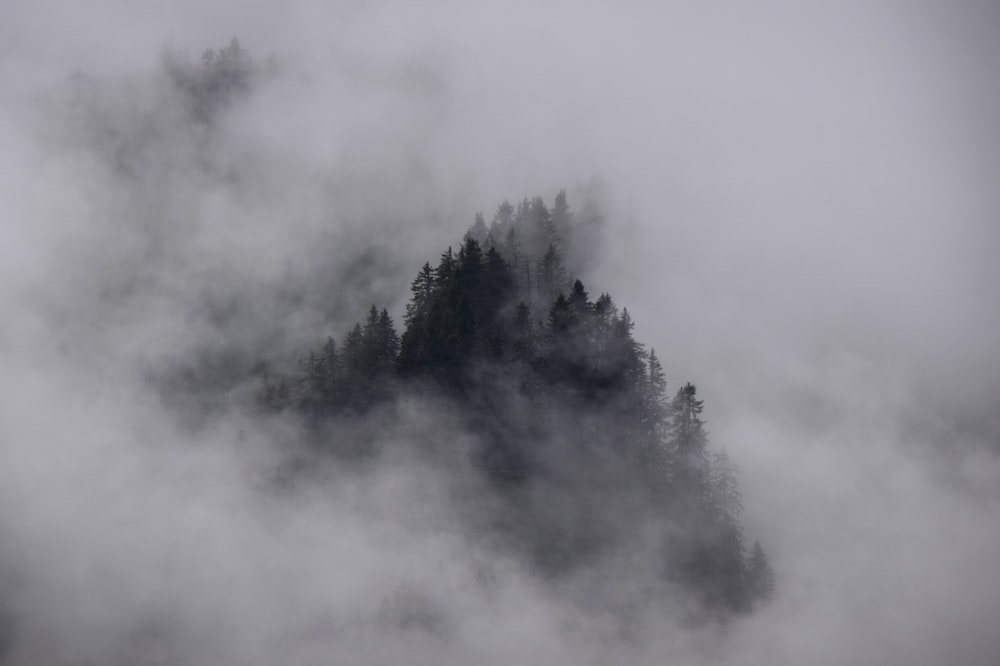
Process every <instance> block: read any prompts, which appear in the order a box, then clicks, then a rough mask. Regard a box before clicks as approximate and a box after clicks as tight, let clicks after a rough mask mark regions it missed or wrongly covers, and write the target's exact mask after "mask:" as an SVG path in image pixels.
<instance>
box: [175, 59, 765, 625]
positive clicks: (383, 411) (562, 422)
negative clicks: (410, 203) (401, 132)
mask: <svg viewBox="0 0 1000 666" xmlns="http://www.w3.org/2000/svg"><path fill="white" fill-rule="evenodd" d="M164 62H165V65H166V70H167V72H168V73H169V75H170V78H171V80H172V82H173V85H174V86H175V88H176V90H177V91H178V93H179V94H180V95H181V96H182V98H183V99H185V100H187V103H186V108H187V113H188V114H190V117H191V119H192V121H193V122H194V123H196V124H201V125H204V126H205V127H207V128H211V126H212V124H213V123H214V122H216V120H215V119H216V118H217V117H220V116H221V117H224V114H225V112H226V110H227V108H230V107H231V106H232V105H234V104H238V103H239V102H240V100H241V99H242V98H243V97H244V96H246V95H247V94H248V93H249V91H250V90H252V89H253V87H254V86H255V85H263V84H266V82H267V81H268V80H269V78H271V77H273V76H275V73H276V72H277V71H278V70H279V69H280V65H279V64H278V63H277V61H276V59H274V58H270V59H268V62H267V63H266V64H264V65H259V64H257V63H256V62H255V61H254V59H253V58H252V57H251V55H250V53H249V51H248V50H247V49H245V48H243V47H242V46H241V45H240V43H239V41H238V40H236V39H233V40H232V41H231V43H230V44H229V45H227V46H226V47H223V48H221V49H219V50H211V49H209V50H207V51H206V52H205V53H204V54H203V55H202V57H201V59H200V62H199V63H189V62H187V61H184V60H182V59H179V58H178V57H177V56H176V55H175V54H170V53H169V52H168V53H167V54H166V56H165V60H164ZM605 218H606V213H605V212H604V211H603V210H602V206H601V202H600V200H599V197H597V196H595V195H593V194H590V195H587V194H585V195H584V203H583V205H582V206H581V208H580V210H579V212H576V211H574V210H573V209H572V208H571V206H570V203H569V201H568V197H567V193H566V190H560V191H559V192H558V193H556V195H555V198H554V200H553V201H552V205H551V207H550V206H549V205H547V204H546V203H545V200H544V199H543V197H541V196H534V197H531V198H529V197H527V196H525V197H523V198H522V199H520V200H519V201H517V203H516V204H513V203H511V202H510V201H509V200H505V201H503V202H502V203H500V204H499V205H498V206H497V208H496V211H495V213H494V214H493V215H492V217H491V218H490V219H489V221H488V222H487V218H486V216H485V215H483V214H482V213H477V214H476V215H475V216H474V221H473V224H472V225H471V226H470V227H469V228H468V230H467V231H466V232H465V234H464V237H463V238H462V240H461V242H460V243H459V244H458V245H457V248H458V249H457V251H456V250H455V249H454V248H453V247H448V248H447V249H446V250H445V251H444V252H443V253H441V255H440V256H439V257H438V258H437V260H436V261H435V262H434V263H433V265H432V263H431V262H430V261H427V262H425V263H424V264H423V266H421V267H420V268H419V270H418V271H417V273H416V276H415V277H414V278H413V280H412V283H411V284H410V298H409V302H408V303H407V304H406V307H405V312H404V313H403V315H402V321H401V326H399V327H398V326H397V323H396V322H395V321H394V320H393V317H392V316H391V315H390V313H389V312H388V310H387V309H386V308H379V307H378V305H375V304H373V305H371V307H370V309H369V310H368V312H367V314H366V316H365V317H364V319H363V320H362V321H360V322H358V323H356V324H355V325H354V326H353V327H351V328H350V329H349V330H347V331H346V333H345V334H344V335H343V336H342V337H341V338H340V339H339V340H338V339H335V338H334V337H333V336H329V337H327V339H326V340H325V341H323V342H322V343H321V344H318V345H317V346H316V347H315V348H314V349H312V350H310V351H306V350H303V353H302V354H301V357H300V358H299V359H298V360H297V362H296V363H294V364H293V365H289V363H288V362H287V358H286V355H284V354H281V353H276V354H272V355H269V354H268V353H267V352H266V351H263V352H260V356H259V357H258V358H257V359H256V360H255V361H254V362H253V363H252V371H251V373H250V375H249V377H241V376H239V375H238V373H236V374H233V373H232V372H230V374H233V376H231V377H229V379H228V381H230V382H231V383H239V382H240V381H241V380H246V379H249V380H251V381H253V382H255V383H256V386H257V388H256V389H255V391H254V392H253V398H252V403H253V404H252V408H253V409H254V410H257V412H258V413H259V414H261V415H262V416H263V417H264V418H275V419H287V418H291V419H293V420H295V421H296V422H297V423H298V425H299V426H301V429H302V431H303V432H304V433H306V434H305V435H304V436H303V437H304V439H305V440H306V441H307V442H308V444H307V447H306V448H307V450H308V451H309V452H310V454H313V453H317V452H318V453H320V454H322V455H325V456H329V457H330V458H331V459H333V460H335V461H338V462H337V464H342V465H353V466H359V465H360V466H363V465H365V464H369V465H371V464H377V460H378V458H379V456H380V455H382V454H383V453H384V449H385V448H386V447H387V446H389V445H388V444H387V443H386V442H385V441H384V440H385V428H381V427H379V426H378V425H377V424H378V423H379V422H383V421H386V420H392V418H393V416H392V413H393V410H394V409H396V408H397V407H398V405H399V403H400V402H401V401H403V400H405V399H413V397H414V396H419V399H420V400H422V401H425V402H426V401H428V400H429V399H430V397H433V399H434V400H436V401H438V403H439V404H436V405H435V407H434V409H442V406H441V405H442V404H443V405H445V407H444V409H446V411H447V412H448V413H450V414H454V418H455V419H456V420H457V421H458V423H459V424H460V427H461V428H462V429H463V430H465V431H467V432H470V433H473V434H474V436H475V439H474V441H473V442H472V443H471V444H470V443H467V442H461V443H459V444H452V445H451V446H454V447H458V450H450V451H449V450H448V449H449V443H447V442H435V443H431V444H427V443H424V444H423V445H421V444H420V441H421V439H422V436H421V435H420V434H418V433H411V440H412V441H411V442H409V443H408V444H407V445H408V446H415V447H418V448H420V453H419V455H421V456H423V457H424V458H426V459H427V460H429V461H430V462H431V464H434V465H438V466H439V467H442V468H443V469H444V470H445V472H446V470H447V467H448V465H449V464H450V463H449V462H448V461H449V459H450V458H451V457H453V456H456V455H457V456H459V457H464V458H465V459H467V461H468V462H469V463H470V464H471V466H472V468H473V469H474V470H476V473H477V474H478V475H480V476H481V477H482V479H483V480H484V481H485V483H484V484H483V485H481V486H479V487H478V490H477V492H479V493H483V494H486V495H488V496H489V500H488V501H484V504H485V505H486V506H488V508H487V509H485V510H483V511H478V512H476V513H475V514H474V515H473V516H472V517H468V518H467V520H468V522H469V524H468V525H465V526H463V529H467V530H470V531H471V532H472V533H473V534H476V535H477V538H483V539H486V540H487V541H488V542H489V543H496V544H497V548H500V549H502V550H503V551H504V552H509V553H511V554H513V555H514V556H515V557H517V558H519V559H523V560H524V561H527V562H528V563H530V566H531V567H532V568H533V569H534V570H535V571H537V572H538V574H539V575H542V576H543V577H545V578H546V579H550V580H558V579H560V578H567V579H568V578H571V577H572V576H574V575H577V574H578V573H579V572H580V571H581V570H582V571H586V570H587V569H588V567H591V568H593V567H596V568H597V569H596V570H600V567H601V566H602V564H603V563H605V562H607V561H609V560H611V561H613V560H614V559H615V558H618V557H622V556H627V554H630V553H632V552H634V551H635V550H636V549H640V550H643V549H645V550H650V551H651V552H652V553H653V555H652V557H653V558H655V560H656V562H655V563H654V564H653V565H652V566H651V567H650V569H649V570H650V571H651V574H650V575H653V576H656V577H657V579H658V580H656V581H650V589H651V590H652V589H656V590H658V591H657V592H656V594H664V593H679V594H682V595H684V596H685V598H686V599H689V600H690V601H691V605H690V607H691V610H690V612H689V616H690V618H691V619H692V620H696V619H700V620H705V619H709V618H713V619H719V618H723V619H724V618H727V617H734V616H736V615H739V614H745V613H748V612H750V611H752V610H753V609H754V608H755V607H756V606H758V605H759V604H761V603H764V602H766V601H768V600H769V599H771V598H772V597H773V595H774V594H775V574H774V572H773V571H772V568H771V565H770V563H769V558H768V555H767V552H766V550H765V549H764V548H763V546H762V545H761V544H760V543H759V542H758V541H756V540H754V541H753V545H752V547H749V548H748V546H747V544H746V542H745V537H744V533H743V528H742V526H741V522H740V517H741V512H742V509H743V506H742V498H741V494H740V490H739V483H738V478H737V469H736V466H735V465H734V464H733V463H732V462H731V460H730V459H729V457H728V456H727V454H726V453H725V451H724V450H713V449H712V448H711V447H710V446H709V436H708V429H707V427H706V419H705V418H703V409H704V405H703V401H702V400H701V399H700V398H699V397H698V392H697V388H696V386H695V384H693V383H690V382H684V383H682V384H681V385H680V386H678V387H677V388H676V389H675V390H672V391H669V392H668V382H667V375H666V370H665V369H664V368H663V366H662V365H661V363H660V360H659V358H658V357H657V354H656V351H655V350H654V349H653V348H649V349H647V348H646V346H645V345H644V344H642V343H641V342H640V341H638V340H636V339H635V337H634V335H633V330H634V326H635V324H634V322H633V319H632V315H631V313H630V312H629V310H628V308H626V307H619V306H618V304H617V303H616V302H615V301H614V300H613V299H612V297H611V295H610V294H608V293H603V292H601V293H598V294H597V295H596V297H595V296H592V295H591V293H590V291H588V288H587V287H586V286H585V285H584V283H583V281H582V280H581V279H580V278H579V276H585V275H586V273H587V270H588V268H589V267H590V266H591V265H592V264H593V263H594V262H595V261H597V260H599V259H600V257H599V254H600V245H601V234H602V229H603V227H604V225H605V224H606V223H607V220H606V219H605ZM224 353H225V352H224V350H223V355H224ZM244 365H245V363H244ZM208 366H209V367H211V364H210V363H209V364H208ZM217 374H218V373H216V372H215V371H211V370H210V371H209V372H208V373H207V375H206V374H202V375H200V376H198V375H196V376H195V379H194V380H193V382H194V384H195V385H197V384H199V383H201V384H205V383H208V384H213V383H216V382H217V379H216V378H215V377H214V376H215V375H217ZM223 374H225V373H223ZM206 377H210V378H212V381H206ZM189 388H190V386H189ZM373 423H374V425H373ZM345 424H351V425H352V426H353V427H350V428H346V429H345ZM358 424H362V426H361V427H358ZM438 436H439V435H438V434H437V433H425V434H424V436H423V439H426V438H428V437H429V438H432V439H433V438H436V437H438ZM310 464H313V463H311V462H304V463H301V466H303V467H308V465H310ZM651 541H652V542H653V544H652V546H650V542H651ZM664 591H667V592H664ZM644 594H652V593H651V592H647V593H644ZM640 596H641V595H640ZM665 601H676V600H652V599H639V600H636V599H631V600H629V602H628V603H629V604H637V603H638V604H640V605H641V604H642V603H657V602H659V603H663V602H665ZM618 611H619V612H621V613H623V614H627V612H628V611H627V610H625V609H624V608H619V609H618Z"/></svg>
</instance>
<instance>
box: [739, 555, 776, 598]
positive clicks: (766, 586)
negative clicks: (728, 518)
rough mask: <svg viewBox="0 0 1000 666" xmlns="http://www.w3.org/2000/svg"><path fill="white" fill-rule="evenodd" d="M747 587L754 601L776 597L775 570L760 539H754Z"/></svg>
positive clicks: (748, 568) (748, 564)
mask: <svg viewBox="0 0 1000 666" xmlns="http://www.w3.org/2000/svg"><path fill="white" fill-rule="evenodd" d="M746 571H747V574H746V575H747V589H748V591H749V593H750V597H751V599H752V600H753V601H769V600H771V599H772V598H774V592H775V584H774V570H773V569H771V563H770V562H769V561H768V557H767V553H766V552H765V551H764V547H763V546H761V545H760V541H754V544H753V550H752V551H751V553H750V560H749V562H748V563H747V568H746Z"/></svg>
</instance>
